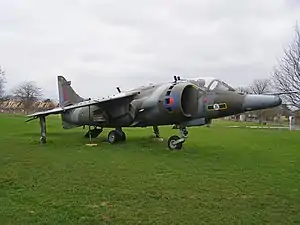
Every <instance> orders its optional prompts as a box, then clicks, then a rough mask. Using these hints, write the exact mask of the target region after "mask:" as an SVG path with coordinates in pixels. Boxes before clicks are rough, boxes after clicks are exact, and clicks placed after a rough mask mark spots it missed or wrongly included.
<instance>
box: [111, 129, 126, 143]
mask: <svg viewBox="0 0 300 225" xmlns="http://www.w3.org/2000/svg"><path fill="white" fill-rule="evenodd" d="M107 141H108V143H110V144H114V143H117V142H121V141H122V142H123V141H126V134H125V133H124V131H123V130H122V128H116V129H115V130H112V131H110V132H109V133H108V136H107Z"/></svg>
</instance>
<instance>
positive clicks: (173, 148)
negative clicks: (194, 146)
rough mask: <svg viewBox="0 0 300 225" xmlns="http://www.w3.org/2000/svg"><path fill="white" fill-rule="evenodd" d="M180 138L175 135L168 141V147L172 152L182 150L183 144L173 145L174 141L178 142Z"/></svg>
mask: <svg viewBox="0 0 300 225" xmlns="http://www.w3.org/2000/svg"><path fill="white" fill-rule="evenodd" d="M178 139H180V137H178V136H176V135H173V136H171V137H170V138H169V140H168V147H169V149H170V150H180V149H182V143H178V144H173V142H174V141H177V140H178Z"/></svg>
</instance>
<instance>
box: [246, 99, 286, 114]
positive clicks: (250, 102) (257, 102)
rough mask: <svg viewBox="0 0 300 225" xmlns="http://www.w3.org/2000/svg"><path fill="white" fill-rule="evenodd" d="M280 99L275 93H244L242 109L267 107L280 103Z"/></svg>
mask: <svg viewBox="0 0 300 225" xmlns="http://www.w3.org/2000/svg"><path fill="white" fill-rule="evenodd" d="M281 103H282V100H281V98H280V97H279V96H276V95H246V97H245V100H244V103H243V110H246V111H249V110H259V109H267V108H272V107H276V106H278V105H280V104H281Z"/></svg>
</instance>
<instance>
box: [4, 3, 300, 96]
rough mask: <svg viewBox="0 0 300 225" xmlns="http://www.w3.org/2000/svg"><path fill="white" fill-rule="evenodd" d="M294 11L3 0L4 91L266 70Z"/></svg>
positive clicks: (108, 88)
mask: <svg viewBox="0 0 300 225" xmlns="http://www.w3.org/2000/svg"><path fill="white" fill-rule="evenodd" d="M299 19H300V1H297V0H213V1H212V0H151V1H142V0H126V1H124V0H119V1H114V0H106V1H105V0H90V1H89V0H47V1H46V0H0V65H2V67H3V68H4V69H5V71H6V76H7V80H8V83H7V91H9V90H10V89H11V88H13V87H15V86H16V85H18V84H19V83H20V82H22V81H25V80H27V81H36V82H37V84H38V85H39V86H41V87H42V88H43V89H44V92H45V94H46V95H47V96H50V97H51V98H57V75H64V76H65V77H66V78H67V79H69V80H71V81H72V86H73V87H74V88H75V90H76V91H77V92H78V93H79V94H80V95H82V96H83V97H100V96H102V95H107V94H114V93H115V92H116V90H115V87H116V86H120V87H121V88H123V89H129V88H133V87H135V86H137V85H145V84H148V83H149V82H160V81H168V80H172V79H173V78H172V77H173V75H180V76H182V77H199V76H214V77H217V78H220V79H223V80H224V81H226V82H227V83H229V84H231V85H233V86H236V85H243V84H248V83H250V82H251V81H252V80H253V79H255V78H265V77H269V76H270V74H271V72H272V69H273V67H274V66H275V65H276V63H277V59H278V58H279V57H281V56H282V51H283V49H284V48H285V46H286V45H287V44H288V43H289V42H290V41H291V40H292V38H293V35H294V30H293V29H294V26H295V24H296V21H299Z"/></svg>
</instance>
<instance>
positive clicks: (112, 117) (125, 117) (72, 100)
mask: <svg viewBox="0 0 300 225" xmlns="http://www.w3.org/2000/svg"><path fill="white" fill-rule="evenodd" d="M58 91H59V107H57V108H54V109H52V110H47V111H43V112H37V113H33V114H31V115H28V116H29V117H31V118H30V119H29V120H28V121H30V120H33V119H37V118H39V120H40V128H41V139H40V141H41V143H46V117H47V116H48V115H50V114H61V118H62V126H63V128H64V129H71V128H74V127H80V126H82V127H84V126H89V127H93V129H89V131H88V132H87V134H86V135H85V136H86V137H90V138H91V137H92V138H95V137H97V136H98V135H99V134H100V133H101V132H102V130H103V129H104V128H111V129H112V130H111V131H110V132H109V133H108V137H107V140H108V142H109V143H111V144H113V143H117V142H124V141H125V139H126V135H125V133H124V131H123V130H122V128H124V127H132V128H134V127H148V126H151V127H153V132H154V134H155V137H157V138H160V132H159V126H165V125H174V126H175V127H177V128H178V129H179V131H180V136H177V135H173V136H171V137H170V138H169V139H168V147H169V148H170V149H171V150H179V149H181V148H182V146H183V143H184V142H185V141H186V139H187V137H188V131H187V127H192V126H202V125H206V124H209V123H210V122H211V120H212V119H216V118H221V117H226V116H230V115H235V114H239V113H243V112H246V111H252V110H259V109H266V108H271V107H275V106H278V105H280V104H281V103H282V100H281V98H280V97H279V96H277V95H252V94H244V93H240V92H238V91H236V90H235V89H234V88H232V87H230V86H229V85H228V84H226V83H225V82H223V81H221V80H218V79H214V78H201V77H199V78H193V79H181V78H180V77H177V76H174V80H172V81H170V82H166V83H161V84H153V85H148V86H142V87H139V88H135V89H132V90H129V91H124V92H122V91H121V90H120V88H119V87H117V91H118V93H117V94H115V95H112V96H109V97H103V98H100V99H84V98H82V97H81V96H79V95H78V94H77V93H76V92H75V91H74V90H73V88H72V87H71V82H70V81H67V80H66V79H65V78H64V77H63V76H58Z"/></svg>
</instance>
